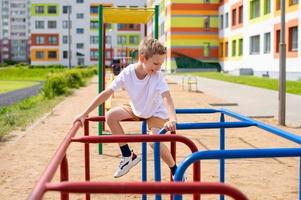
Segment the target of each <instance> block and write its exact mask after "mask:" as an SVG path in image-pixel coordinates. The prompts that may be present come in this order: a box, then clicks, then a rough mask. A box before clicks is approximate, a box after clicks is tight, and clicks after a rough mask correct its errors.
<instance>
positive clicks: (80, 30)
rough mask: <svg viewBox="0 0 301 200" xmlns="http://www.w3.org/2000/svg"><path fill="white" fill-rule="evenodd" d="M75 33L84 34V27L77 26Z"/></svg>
mask: <svg viewBox="0 0 301 200" xmlns="http://www.w3.org/2000/svg"><path fill="white" fill-rule="evenodd" d="M76 33H77V34H84V29H83V28H77V29H76Z"/></svg>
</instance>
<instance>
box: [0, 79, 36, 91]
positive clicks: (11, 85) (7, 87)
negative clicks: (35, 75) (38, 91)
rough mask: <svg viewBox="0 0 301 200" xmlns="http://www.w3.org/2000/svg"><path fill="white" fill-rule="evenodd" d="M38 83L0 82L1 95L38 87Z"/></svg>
mask: <svg viewBox="0 0 301 200" xmlns="http://www.w3.org/2000/svg"><path fill="white" fill-rule="evenodd" d="M37 84H39V82H36V81H4V80H0V94H1V93H5V92H9V91H13V90H18V89H22V88H27V87H31V86H33V85H37Z"/></svg>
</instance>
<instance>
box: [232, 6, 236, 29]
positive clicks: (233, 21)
mask: <svg viewBox="0 0 301 200" xmlns="http://www.w3.org/2000/svg"><path fill="white" fill-rule="evenodd" d="M231 25H232V26H235V25H236V9H233V10H232V20H231Z"/></svg>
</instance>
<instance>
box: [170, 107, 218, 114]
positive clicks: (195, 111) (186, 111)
mask: <svg viewBox="0 0 301 200" xmlns="http://www.w3.org/2000/svg"><path fill="white" fill-rule="evenodd" d="M218 112H221V111H220V110H217V109H207V108H196V109H195V108H177V109H176V113H177V114H204V113H207V114H208V113H218Z"/></svg>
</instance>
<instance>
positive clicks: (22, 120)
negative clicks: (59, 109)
mask: <svg viewBox="0 0 301 200" xmlns="http://www.w3.org/2000/svg"><path fill="white" fill-rule="evenodd" d="M63 98H64V97H63V96H60V97H56V98H54V99H47V98H45V97H44V96H43V95H42V94H40V95H38V96H33V97H29V98H27V99H25V100H23V101H21V102H19V103H16V104H14V105H11V106H7V107H1V108H0V141H1V139H2V138H3V136H4V135H6V134H7V133H9V132H10V131H12V130H14V129H16V128H17V127H19V128H20V129H21V130H23V129H24V128H25V127H26V126H27V125H28V124H30V123H33V122H34V121H35V120H36V119H37V118H39V117H40V116H42V115H43V114H44V113H47V112H50V111H51V109H52V108H53V107H54V106H55V105H56V104H57V103H59V102H60V101H62V99H63Z"/></svg>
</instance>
